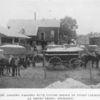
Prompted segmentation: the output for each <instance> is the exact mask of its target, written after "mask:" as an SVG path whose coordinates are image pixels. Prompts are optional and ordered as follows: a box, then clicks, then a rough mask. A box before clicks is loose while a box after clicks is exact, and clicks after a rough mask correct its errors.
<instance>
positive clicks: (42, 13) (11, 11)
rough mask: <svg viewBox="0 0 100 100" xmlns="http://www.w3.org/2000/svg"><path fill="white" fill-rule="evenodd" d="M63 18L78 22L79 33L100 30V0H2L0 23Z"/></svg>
mask: <svg viewBox="0 0 100 100" xmlns="http://www.w3.org/2000/svg"><path fill="white" fill-rule="evenodd" d="M35 11H36V12H37V19H41V18H57V19H60V18H63V17H64V16H70V17H72V18H75V19H76V20H77V23H78V26H79V28H78V31H77V33H78V34H87V33H89V32H100V0H0V24H1V25H3V26H6V24H7V22H8V20H10V19H34V12H35Z"/></svg>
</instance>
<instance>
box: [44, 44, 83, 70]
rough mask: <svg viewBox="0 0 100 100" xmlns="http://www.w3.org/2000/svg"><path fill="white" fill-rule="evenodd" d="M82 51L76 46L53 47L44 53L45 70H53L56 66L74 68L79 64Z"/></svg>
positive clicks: (49, 47)
mask: <svg viewBox="0 0 100 100" xmlns="http://www.w3.org/2000/svg"><path fill="white" fill-rule="evenodd" d="M82 51H83V49H82V48H81V47H79V46H76V45H53V46H48V48H47V50H45V51H44V56H45V63H46V68H48V69H55V67H57V66H58V65H61V66H62V65H63V66H64V68H76V67H77V66H80V64H81V59H80V56H81V52H82Z"/></svg>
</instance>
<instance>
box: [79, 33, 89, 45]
mask: <svg viewBox="0 0 100 100" xmlns="http://www.w3.org/2000/svg"><path fill="white" fill-rule="evenodd" d="M77 44H80V45H87V44H89V36H88V35H79V36H78V37H77Z"/></svg>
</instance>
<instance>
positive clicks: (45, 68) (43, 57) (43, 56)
mask: <svg viewBox="0 0 100 100" xmlns="http://www.w3.org/2000/svg"><path fill="white" fill-rule="evenodd" d="M43 69H44V79H46V76H47V75H46V68H45V56H44V50H43Z"/></svg>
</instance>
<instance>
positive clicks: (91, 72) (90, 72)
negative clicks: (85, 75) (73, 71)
mask: <svg viewBox="0 0 100 100" xmlns="http://www.w3.org/2000/svg"><path fill="white" fill-rule="evenodd" d="M90 81H92V67H91V66H90Z"/></svg>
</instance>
